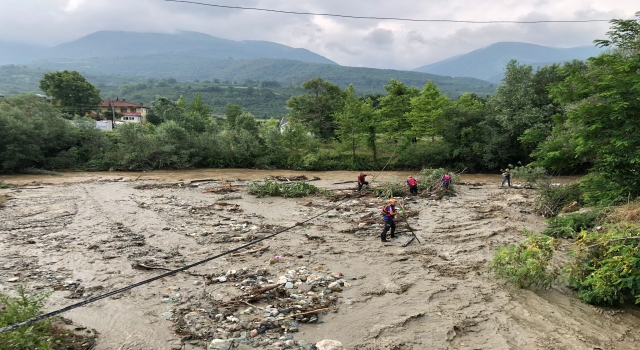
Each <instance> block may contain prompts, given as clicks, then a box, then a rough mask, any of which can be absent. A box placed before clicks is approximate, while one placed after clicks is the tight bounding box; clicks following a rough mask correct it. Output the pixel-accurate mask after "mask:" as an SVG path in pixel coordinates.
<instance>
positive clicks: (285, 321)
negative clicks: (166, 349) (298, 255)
mask: <svg viewBox="0 0 640 350" xmlns="http://www.w3.org/2000/svg"><path fill="white" fill-rule="evenodd" d="M317 269H318V270H320V269H321V267H319V266H318V267H317ZM204 278H205V280H206V282H205V283H206V284H207V285H212V284H220V285H221V287H222V285H224V286H226V287H229V284H232V285H233V287H235V288H234V290H237V291H239V294H238V295H237V296H235V297H233V298H231V299H228V300H210V301H209V303H208V305H204V303H205V301H202V300H201V301H198V302H197V303H196V302H194V303H191V304H186V303H185V304H183V305H180V306H178V307H176V308H175V309H174V310H172V311H171V312H169V313H167V316H170V317H168V318H169V319H170V320H172V321H173V322H174V326H175V332H176V334H178V335H180V336H181V337H182V338H181V340H182V341H183V342H187V341H188V342H190V344H192V345H195V344H202V341H206V342H207V343H208V344H209V346H208V349H219V348H220V346H222V345H226V346H227V348H229V346H231V345H232V343H235V344H245V345H248V346H253V347H258V346H273V347H276V348H293V349H310V348H311V347H312V345H313V344H311V343H309V342H305V341H303V340H299V341H298V340H296V339H294V338H295V335H296V333H298V332H299V331H300V330H301V328H303V327H304V325H305V324H313V323H319V322H322V321H321V318H322V315H323V314H326V313H327V312H331V311H336V310H337V309H338V303H339V299H340V297H341V295H340V293H341V292H342V291H343V290H344V289H345V288H349V287H350V286H351V285H350V284H349V283H348V282H347V280H346V279H345V278H344V276H343V275H342V274H341V273H335V274H329V273H320V272H317V271H311V270H309V269H307V267H304V266H303V267H300V268H298V269H295V270H289V271H287V272H286V273H285V274H284V275H282V276H279V277H278V278H275V276H273V275H271V274H270V273H269V272H268V270H267V269H266V268H260V269H257V270H255V271H250V270H249V269H247V268H244V269H242V270H229V271H227V272H226V273H224V274H220V275H206V276H205V277H204ZM165 318H167V317H165Z"/></svg>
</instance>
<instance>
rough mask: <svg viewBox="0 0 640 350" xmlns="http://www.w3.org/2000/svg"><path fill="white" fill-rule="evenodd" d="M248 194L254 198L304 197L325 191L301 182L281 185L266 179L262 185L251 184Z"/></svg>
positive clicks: (257, 183)
mask: <svg viewBox="0 0 640 350" xmlns="http://www.w3.org/2000/svg"><path fill="white" fill-rule="evenodd" d="M248 192H249V194H253V195H255V196H256V197H266V196H273V197H284V198H292V197H306V196H310V195H312V194H317V193H324V192H325V191H323V190H321V189H319V188H318V187H316V186H314V185H312V184H309V183H306V182H302V181H296V182H292V183H286V184H282V183H279V182H276V181H273V180H269V179H266V180H264V183H259V182H252V183H251V184H250V185H249V189H248Z"/></svg>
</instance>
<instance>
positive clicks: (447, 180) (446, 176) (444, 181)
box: [440, 173, 451, 190]
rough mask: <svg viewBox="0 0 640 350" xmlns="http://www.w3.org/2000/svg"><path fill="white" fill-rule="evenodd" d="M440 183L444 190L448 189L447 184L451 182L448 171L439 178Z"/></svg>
mask: <svg viewBox="0 0 640 350" xmlns="http://www.w3.org/2000/svg"><path fill="white" fill-rule="evenodd" d="M440 183H442V187H444V189H445V190H448V189H449V184H450V183H451V175H449V173H444V175H442V177H441V178H440Z"/></svg>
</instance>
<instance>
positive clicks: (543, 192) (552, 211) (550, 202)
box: [535, 182, 582, 218]
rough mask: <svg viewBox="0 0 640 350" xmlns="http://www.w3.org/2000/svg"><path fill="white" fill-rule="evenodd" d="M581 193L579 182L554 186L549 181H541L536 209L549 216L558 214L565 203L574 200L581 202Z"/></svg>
mask: <svg viewBox="0 0 640 350" xmlns="http://www.w3.org/2000/svg"><path fill="white" fill-rule="evenodd" d="M581 193H582V192H581V191H580V184H579V183H573V184H570V185H564V186H553V185H551V183H549V182H546V183H541V184H540V185H539V187H538V198H537V199H536V209H535V211H536V213H537V214H540V215H542V216H544V217H547V218H548V217H552V216H556V215H558V213H559V212H560V210H562V208H564V206H565V205H567V204H569V203H572V202H574V201H575V202H578V203H581V198H580V195H581Z"/></svg>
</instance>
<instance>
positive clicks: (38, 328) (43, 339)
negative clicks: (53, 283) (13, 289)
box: [0, 287, 52, 350]
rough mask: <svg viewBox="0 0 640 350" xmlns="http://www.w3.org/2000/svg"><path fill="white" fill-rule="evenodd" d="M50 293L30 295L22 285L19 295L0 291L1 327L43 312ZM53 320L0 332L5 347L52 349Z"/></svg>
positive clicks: (23, 349)
mask: <svg viewBox="0 0 640 350" xmlns="http://www.w3.org/2000/svg"><path fill="white" fill-rule="evenodd" d="M48 296H49V295H48V294H46V293H45V294H36V295H30V294H27V293H26V292H25V290H24V289H23V288H22V287H20V288H19V289H18V296H17V297H15V298H14V297H9V296H8V295H5V294H2V293H0V327H4V326H8V325H12V324H15V323H18V322H22V321H25V320H27V319H29V318H32V317H36V316H38V315H40V314H42V309H43V308H44V303H45V300H46V299H47V297H48ZM51 331H52V328H51V321H50V320H43V321H39V322H37V323H34V324H32V325H29V326H23V327H20V328H18V329H16V330H14V331H11V332H4V333H0V344H2V348H3V349H16V350H30V349H43V350H47V349H52V347H51Z"/></svg>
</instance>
